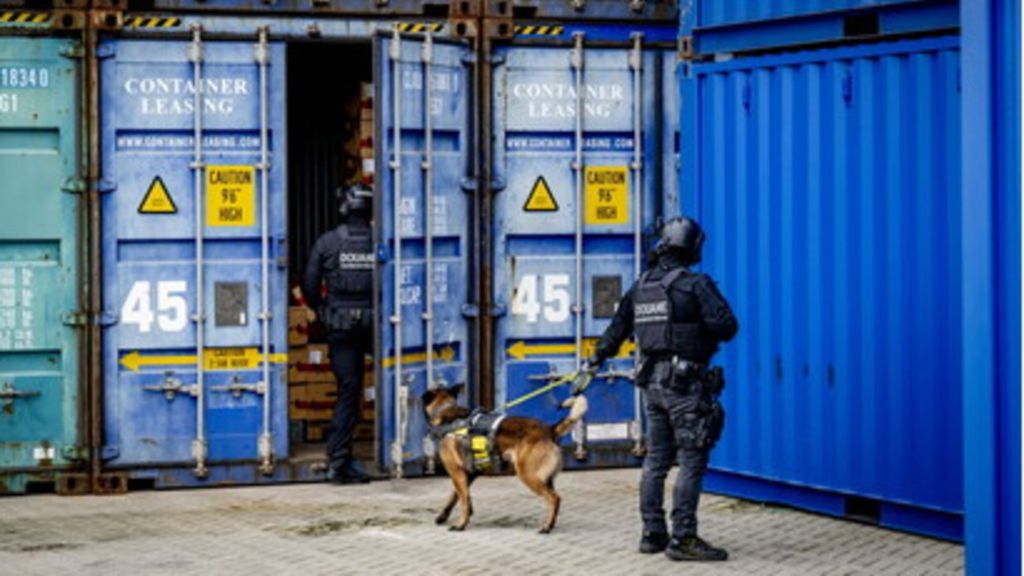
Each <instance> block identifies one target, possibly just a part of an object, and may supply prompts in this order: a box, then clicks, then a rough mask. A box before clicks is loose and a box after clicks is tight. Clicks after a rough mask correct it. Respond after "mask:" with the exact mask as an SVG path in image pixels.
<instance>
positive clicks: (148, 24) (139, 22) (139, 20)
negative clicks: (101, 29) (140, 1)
mask: <svg viewBox="0 0 1024 576" xmlns="http://www.w3.org/2000/svg"><path fill="white" fill-rule="evenodd" d="M178 26H181V18H164V17H159V16H127V17H126V18H125V19H124V27H125V28H176V27H178Z"/></svg>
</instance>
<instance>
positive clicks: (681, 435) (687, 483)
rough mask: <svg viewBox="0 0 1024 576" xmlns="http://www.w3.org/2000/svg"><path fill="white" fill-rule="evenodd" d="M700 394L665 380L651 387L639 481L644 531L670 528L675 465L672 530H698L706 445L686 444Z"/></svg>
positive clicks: (682, 533)
mask: <svg viewBox="0 0 1024 576" xmlns="http://www.w3.org/2000/svg"><path fill="white" fill-rule="evenodd" d="M699 402H700V398H698V397H697V396H694V395H690V394H681V393H679V392H678V391H677V390H675V389H674V388H673V387H672V386H671V385H669V384H668V383H667V382H652V383H651V384H650V385H649V386H648V388H647V423H648V426H647V433H648V443H647V456H646V457H645V458H644V468H643V474H642V476H641V480H640V515H641V517H642V518H643V523H644V530H647V531H650V532H662V533H665V532H668V530H667V529H666V528H667V527H666V525H665V507H664V499H665V477H666V476H667V475H668V471H669V470H670V469H671V468H672V465H673V464H678V465H679V474H678V476H676V483H675V486H674V487H673V489H672V516H671V517H672V535H674V536H677V537H679V538H685V537H687V536H696V535H697V504H698V502H699V501H700V493H701V488H702V484H703V480H704V472H705V471H706V470H707V466H708V455H709V453H710V450H709V449H707V448H699V449H698V448H692V447H687V445H688V444H689V443H688V442H687V434H689V433H690V432H691V430H692V424H693V420H694V418H695V417H696V416H697V412H698V404H699Z"/></svg>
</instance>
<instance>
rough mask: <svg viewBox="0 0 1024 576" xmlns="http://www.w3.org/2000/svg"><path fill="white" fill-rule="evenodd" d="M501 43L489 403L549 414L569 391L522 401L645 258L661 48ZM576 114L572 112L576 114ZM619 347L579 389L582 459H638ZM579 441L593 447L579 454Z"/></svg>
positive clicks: (638, 43) (652, 208)
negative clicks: (497, 315)
mask: <svg viewBox="0 0 1024 576" xmlns="http://www.w3.org/2000/svg"><path fill="white" fill-rule="evenodd" d="M603 46H604V47H596V46H595V47H587V42H586V38H585V36H584V35H583V34H582V33H577V34H576V35H575V36H574V38H573V44H571V45H568V46H558V47H548V46H543V45H540V46H536V45H534V46H525V45H523V46H516V45H512V46H506V47H501V48H498V49H497V62H498V65H497V67H496V69H495V78H494V91H495V94H494V106H495V110H494V134H495V166H494V173H495V175H496V179H497V180H498V181H499V182H502V183H503V184H504V190H503V191H502V192H501V193H499V194H498V195H497V196H496V197H495V209H494V213H495V221H494V238H495V245H494V260H493V267H494V277H495V280H494V290H495V292H494V300H495V302H496V304H497V305H498V307H499V308H504V309H505V310H506V314H505V316H504V317H502V318H501V319H500V320H499V322H498V324H497V338H496V342H497V347H498V348H497V349H496V350H495V354H496V359H495V360H496V366H497V374H496V397H497V404H498V405H499V406H503V405H506V404H509V403H512V404H513V405H512V406H511V407H510V409H509V413H510V414H513V415H522V416H529V417H533V418H537V419H539V420H541V421H544V422H556V421H558V420H559V419H561V418H562V417H564V412H563V411H562V410H561V409H560V408H559V405H560V401H561V400H562V399H564V398H565V396H566V395H567V394H568V386H566V387H562V388H558V389H555V390H553V391H551V392H548V393H546V394H543V395H541V396H537V397H534V398H532V399H530V400H529V401H527V402H523V403H521V404H515V402H516V400H517V399H519V398H522V397H523V396H524V395H526V394H529V393H530V392H532V391H534V390H536V389H538V388H540V387H542V386H544V385H546V384H548V383H550V382H551V381H552V380H554V379H557V378H560V377H562V376H564V375H566V374H568V373H570V372H572V371H573V370H575V369H576V367H577V366H578V365H579V361H580V359H581V358H585V357H587V356H588V355H590V354H591V353H592V350H593V347H594V345H595V344H596V339H597V337H599V336H600V335H601V333H602V332H603V331H604V329H605V328H606V327H607V325H608V323H609V321H610V319H611V318H612V316H613V315H614V313H615V310H616V307H617V304H618V301H619V299H620V298H621V296H622V295H623V294H624V293H625V291H626V290H628V289H629V287H630V286H631V285H632V283H633V281H634V280H635V278H636V277H637V276H638V275H639V274H640V272H641V270H642V269H643V267H644V253H645V235H648V234H649V233H650V232H651V231H652V230H653V227H654V223H655V221H656V215H657V214H658V211H659V210H660V204H661V202H660V200H658V199H657V196H656V187H657V182H658V180H657V174H658V171H657V168H656V165H657V160H658V148H659V137H658V134H659V133H660V129H659V128H658V127H657V125H658V123H659V122H660V120H659V118H660V112H659V106H657V105H656V104H657V102H658V101H659V100H660V94H659V89H658V78H659V77H660V73H659V70H658V67H659V65H658V62H659V54H658V53H657V52H656V51H654V50H648V49H645V48H644V46H643V37H642V36H641V35H635V36H633V38H632V42H629V43H624V45H623V47H608V45H607V43H605V44H604V45H603ZM579 110H582V111H583V113H582V114H577V111H579ZM634 353H635V350H634V346H633V344H632V342H627V343H626V344H625V345H624V346H623V348H622V349H621V350H620V352H619V354H618V356H617V357H616V358H614V359H612V360H610V361H609V362H608V363H606V364H605V366H604V369H603V370H602V371H601V373H600V374H599V375H598V377H597V378H596V380H595V381H594V382H593V383H592V384H591V386H590V388H589V389H588V393H587V394H588V397H589V398H590V400H591V401H590V411H589V413H588V414H587V416H586V421H585V423H584V424H583V425H581V426H578V427H577V429H576V430H574V432H573V442H574V444H575V450H574V452H575V455H576V457H577V459H578V460H581V461H582V460H584V459H587V462H588V463H589V464H590V465H607V464H613V463H619V464H624V463H630V464H632V463H635V462H636V460H635V459H634V458H633V457H632V456H631V454H641V453H642V451H643V425H642V408H641V406H642V400H641V396H640V392H639V390H638V389H637V388H636V387H634V386H633V366H634ZM587 446H591V447H598V446H599V447H601V449H600V450H597V451H595V453H594V454H592V455H591V457H590V458H587V452H588V450H587Z"/></svg>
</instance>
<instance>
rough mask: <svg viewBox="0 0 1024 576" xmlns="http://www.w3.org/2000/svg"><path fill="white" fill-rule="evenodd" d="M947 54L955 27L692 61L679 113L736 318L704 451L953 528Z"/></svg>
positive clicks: (891, 520)
mask: <svg viewBox="0 0 1024 576" xmlns="http://www.w3.org/2000/svg"><path fill="white" fill-rule="evenodd" d="M958 67H959V54H958V49H957V40H956V38H942V39H932V40H923V41H914V42H899V43H889V44H880V45H872V46H860V47H852V48H845V49H838V50H822V51H810V52H803V53H795V54H788V55H784V56H777V57H765V58H751V59H736V60H733V61H731V62H726V63H721V64H704V65H694V66H693V68H692V76H691V77H690V79H688V80H686V81H684V98H687V95H688V94H690V95H692V99H687V105H688V107H687V108H685V109H684V113H685V114H688V115H691V116H692V117H691V118H690V119H689V121H688V123H687V124H684V127H683V129H684V135H686V136H687V138H688V141H689V143H688V144H687V146H686V148H685V149H684V166H687V167H689V168H688V169H687V170H685V171H684V172H685V178H686V181H685V182H684V202H683V210H684V212H688V213H694V214H696V215H697V217H698V218H699V219H700V221H701V222H702V223H703V224H704V226H705V227H706V229H707V231H708V244H707V246H706V254H705V264H704V269H705V270H707V271H708V272H710V273H711V274H712V275H713V276H714V277H715V278H716V279H717V280H718V281H719V283H720V286H721V288H722V290H723V292H724V293H725V294H726V296H727V297H729V298H730V299H731V301H732V302H733V303H734V305H735V309H736V312H737V314H738V316H739V318H740V322H741V335H740V337H739V338H738V339H737V340H736V341H735V342H734V343H731V344H729V345H728V346H726V347H725V349H724V351H723V353H722V354H721V357H720V361H721V362H722V363H723V364H724V365H725V366H726V367H727V371H728V376H729V387H728V389H727V391H726V393H725V403H726V408H727V410H728V412H729V414H730V416H729V423H728V426H727V430H726V433H725V437H724V440H723V442H722V444H721V446H720V447H719V448H718V449H717V450H716V451H715V453H714V456H713V462H712V464H713V466H714V467H715V468H716V469H717V470H719V471H724V472H729V473H734V474H738V475H743V476H750V477H756V478H760V479H766V480H770V481H773V482H778V483H781V484H780V489H779V490H778V492H777V493H778V494H779V495H780V499H783V500H785V498H784V497H782V495H783V494H784V493H785V488H784V485H798V486H803V487H810V488H816V489H821V490H826V491H831V492H835V493H842V494H851V495H858V496H862V497H867V498H872V499H877V500H880V501H882V503H883V504H882V509H881V518H880V520H881V522H882V523H883V524H886V525H891V526H901V527H908V528H911V529H916V530H921V531H925V532H932V533H936V534H939V535H943V536H947V537H954V538H955V537H957V536H958V534H959V528H958V525H957V522H956V515H958V514H960V513H961V511H962V506H963V504H962V489H963V485H962V479H961V474H960V471H961V470H962V458H961V453H960V447H961V445H962V438H961V433H960V422H961V414H960V400H961V380H960V374H961V367H962V355H961V349H960V337H961V329H962V326H963V312H962V307H961V294H962V288H961V286H962V270H961V265H960V261H959V259H958V258H956V255H957V254H959V253H960V246H961V234H960V186H959V183H960V163H959V159H960V146H959V142H960V133H959V122H958V119H959V115H960V95H959V85H958ZM688 125H689V126H691V127H693V131H692V132H689V131H688V127H687V126H688ZM890 505H891V506H890ZM904 505H905V506H907V507H910V508H909V509H906V508H903V506H904ZM915 510H921V511H935V512H937V513H938V515H937V516H936V517H934V518H931V519H928V518H924V517H917V516H916V515H915V512H914V511H915ZM835 512H836V513H842V512H843V511H842V509H841V508H840V509H838V510H835Z"/></svg>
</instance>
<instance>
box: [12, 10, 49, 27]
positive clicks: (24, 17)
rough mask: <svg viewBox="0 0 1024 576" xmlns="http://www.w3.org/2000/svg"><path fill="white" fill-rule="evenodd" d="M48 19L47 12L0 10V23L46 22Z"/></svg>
mask: <svg viewBox="0 0 1024 576" xmlns="http://www.w3.org/2000/svg"><path fill="white" fill-rule="evenodd" d="M49 21H50V13H49V12H0V23H10V22H13V23H17V24H46V23H47V22H49Z"/></svg>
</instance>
